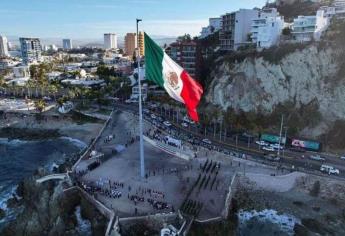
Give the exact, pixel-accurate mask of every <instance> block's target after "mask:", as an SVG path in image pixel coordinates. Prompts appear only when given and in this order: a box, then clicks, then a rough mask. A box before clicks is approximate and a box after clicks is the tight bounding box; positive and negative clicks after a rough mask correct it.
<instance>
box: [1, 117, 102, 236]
mask: <svg viewBox="0 0 345 236" xmlns="http://www.w3.org/2000/svg"><path fill="white" fill-rule="evenodd" d="M10 116H12V117H11V118H12V119H11V118H8V117H6V118H5V119H3V120H2V121H5V122H6V121H8V120H9V119H10V120H11V124H9V123H7V124H6V125H3V124H1V125H0V140H2V142H6V143H7V142H9V143H11V142H14V141H18V142H34V143H36V142H40V141H47V140H55V139H62V140H66V141H68V142H70V143H72V144H73V145H75V146H76V147H78V148H79V150H80V151H82V150H83V149H85V148H86V147H87V146H88V145H89V144H90V143H91V142H92V140H93V139H94V137H95V136H96V135H97V134H98V132H99V131H100V130H101V129H102V127H103V122H101V121H100V120H91V121H90V120H87V121H84V122H80V121H76V120H74V119H73V118H71V116H64V117H62V118H58V119H51V117H50V115H49V114H48V115H47V116H45V115H43V116H42V118H41V119H40V121H39V122H36V118H35V117H34V116H31V117H28V116H22V115H20V114H11V115H10ZM72 116H73V115H72ZM80 151H79V152H77V153H74V154H72V155H68V156H65V157H64V158H63V161H62V162H59V163H58V164H56V163H55V162H53V164H52V165H51V168H46V166H45V167H42V166H37V170H36V171H34V173H32V175H30V176H28V177H27V178H24V179H23V180H22V181H21V182H20V183H19V184H17V185H14V186H13V188H12V190H11V192H9V193H8V194H6V199H2V204H1V209H2V210H3V211H2V213H5V216H2V217H1V218H0V222H1V224H2V228H1V229H0V231H1V230H3V232H2V233H4V234H5V235H10V234H11V233H15V232H17V230H18V227H21V224H24V223H22V222H20V223H19V224H16V221H18V220H16V221H13V217H16V218H18V217H21V216H24V215H27V214H29V215H30V216H29V218H31V214H34V213H35V211H33V212H30V211H32V210H30V209H29V208H30V207H28V204H29V203H28V202H27V199H25V198H26V197H28V198H29V200H30V201H31V200H33V199H32V198H31V197H30V196H26V194H25V192H30V194H31V195H36V197H37V198H41V197H40V196H39V194H38V193H39V192H42V191H46V190H47V187H48V186H47V185H44V186H36V185H35V184H34V183H35V179H36V178H37V177H41V176H42V175H46V174H48V173H59V172H65V171H67V169H70V168H71V166H72V165H73V163H74V162H75V161H76V160H77V159H78V158H79V154H80ZM53 185H54V187H53V189H54V191H53V192H55V191H59V194H62V191H61V190H62V188H61V186H60V184H56V183H54V184H53ZM51 187H52V186H50V187H49V188H51ZM23 192H24V193H23ZM48 192H49V195H50V194H53V193H52V192H51V191H48ZM46 197H47V196H42V198H44V200H42V201H46V200H47V199H46ZM50 197H56V196H55V194H53V195H51V196H50ZM36 200H37V199H36ZM36 200H35V201H36ZM29 205H30V204H29ZM56 207H57V206H50V207H49V208H50V209H49V211H56ZM82 211H88V210H85V209H84V210H83V209H82ZM0 213H1V212H0ZM82 213H83V212H82ZM94 215H96V216H97V217H98V218H99V217H101V216H99V215H98V214H97V213H94ZM69 217H70V216H69ZM71 217H73V219H74V216H71ZM26 218H27V217H22V221H23V222H26V223H28V222H29V221H30V220H29V219H26ZM88 218H89V219H90V222H91V223H92V225H97V223H95V222H92V217H88ZM6 222H7V223H6ZM102 222H103V221H102ZM36 223H37V222H36ZM41 226H42V227H43V226H44V225H41Z"/></svg>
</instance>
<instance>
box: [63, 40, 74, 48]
mask: <svg viewBox="0 0 345 236" xmlns="http://www.w3.org/2000/svg"><path fill="white" fill-rule="evenodd" d="M62 48H63V49H66V50H70V49H72V48H73V45H72V39H63V40H62Z"/></svg>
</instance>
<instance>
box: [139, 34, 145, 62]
mask: <svg viewBox="0 0 345 236" xmlns="http://www.w3.org/2000/svg"><path fill="white" fill-rule="evenodd" d="M139 55H140V56H141V57H142V56H145V36H144V32H139Z"/></svg>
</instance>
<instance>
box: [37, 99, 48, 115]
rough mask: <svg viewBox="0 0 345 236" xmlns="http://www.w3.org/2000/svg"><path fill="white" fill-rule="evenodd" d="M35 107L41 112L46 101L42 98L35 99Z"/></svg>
mask: <svg viewBox="0 0 345 236" xmlns="http://www.w3.org/2000/svg"><path fill="white" fill-rule="evenodd" d="M35 107H36V110H37V111H38V112H39V113H42V112H43V111H44V109H45V108H46V102H45V101H44V100H43V99H39V100H37V101H35Z"/></svg>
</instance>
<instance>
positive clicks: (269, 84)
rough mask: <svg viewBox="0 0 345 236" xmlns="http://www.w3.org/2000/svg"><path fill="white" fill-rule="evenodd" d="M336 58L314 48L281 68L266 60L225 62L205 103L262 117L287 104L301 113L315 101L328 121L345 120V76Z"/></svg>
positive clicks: (295, 55)
mask: <svg viewBox="0 0 345 236" xmlns="http://www.w3.org/2000/svg"><path fill="white" fill-rule="evenodd" d="M336 58H337V53H336V52H335V51H334V50H333V49H331V48H325V49H318V47H317V46H309V47H307V48H305V49H304V50H302V51H299V50H297V51H295V52H293V53H290V54H288V55H287V56H286V57H284V58H283V59H281V60H280V61H278V62H276V63H272V62H270V61H267V60H265V59H264V58H263V57H259V58H250V57H249V58H246V59H245V60H244V61H242V62H240V63H234V64H228V63H227V62H226V61H224V62H223V63H222V64H221V65H220V66H219V67H217V68H216V69H215V71H214V72H213V74H212V77H213V78H214V79H213V82H212V83H211V85H210V88H209V91H208V94H207V96H206V100H207V102H209V103H211V104H214V105H218V106H220V107H221V108H223V109H224V110H226V109H228V108H229V107H231V108H234V109H235V110H243V111H246V112H248V111H255V112H258V111H261V112H263V113H271V112H272V111H273V110H274V108H275V106H277V105H278V104H284V103H286V102H293V103H294V104H295V106H296V108H299V107H301V106H302V105H307V104H309V103H311V102H313V101H314V100H316V101H317V103H318V105H319V111H320V112H321V114H322V116H323V117H324V118H325V119H327V120H332V121H334V120H336V119H345V106H343V104H344V98H345V75H343V76H341V77H339V74H338V71H339V65H338V63H337V60H336Z"/></svg>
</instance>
